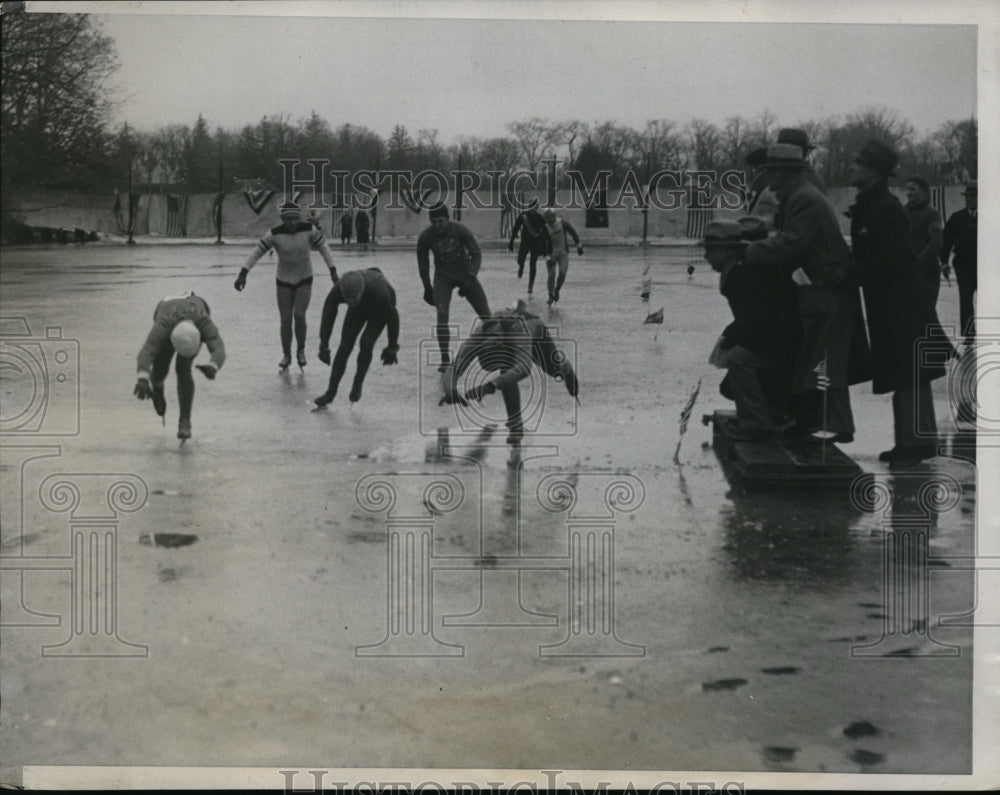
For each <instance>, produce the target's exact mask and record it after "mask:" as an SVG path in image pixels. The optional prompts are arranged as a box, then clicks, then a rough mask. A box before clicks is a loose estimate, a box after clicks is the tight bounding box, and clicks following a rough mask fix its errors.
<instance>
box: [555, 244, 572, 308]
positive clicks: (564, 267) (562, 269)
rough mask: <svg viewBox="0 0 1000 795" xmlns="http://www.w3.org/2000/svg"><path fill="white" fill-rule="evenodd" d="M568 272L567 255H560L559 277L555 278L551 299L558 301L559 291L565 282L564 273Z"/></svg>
mask: <svg viewBox="0 0 1000 795" xmlns="http://www.w3.org/2000/svg"><path fill="white" fill-rule="evenodd" d="M568 271H569V254H568V253H566V254H562V255H560V257H559V275H558V276H557V277H556V289H555V293H554V295H553V297H554V298H555V300H556V301H558V300H559V290H560V289H562V286H563V282H565V281H566V273H567V272H568Z"/></svg>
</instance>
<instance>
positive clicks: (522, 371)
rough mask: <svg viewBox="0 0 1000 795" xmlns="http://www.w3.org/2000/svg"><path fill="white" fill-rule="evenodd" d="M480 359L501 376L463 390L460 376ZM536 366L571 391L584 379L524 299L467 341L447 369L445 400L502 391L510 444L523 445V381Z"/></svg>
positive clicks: (486, 322)
mask: <svg viewBox="0 0 1000 795" xmlns="http://www.w3.org/2000/svg"><path fill="white" fill-rule="evenodd" d="M474 361H478V362H479V365H480V367H482V368H483V369H484V370H485V371H487V372H490V373H493V372H499V375H498V376H497V377H496V378H494V379H493V380H490V381H484V382H483V383H480V384H477V385H475V386H473V387H472V388H470V389H468V390H466V392H465V393H464V395H463V394H462V393H460V392H459V389H458V380H459V377H460V376H461V375H462V373H464V372H465V371H466V370H467V369H468V368H469V366H470V365H471V364H472V363H473V362H474ZM532 366H536V367H538V368H540V369H541V370H542V371H543V372H545V373H547V374H548V375H550V376H552V377H553V378H556V379H557V380H562V381H563V382H564V384H565V385H566V391H568V392H569V394H570V395H572V396H573V397H576V396H577V393H578V391H579V384H578V382H577V378H576V373H575V372H574V371H573V367H572V365H570V363H569V361H568V360H567V358H566V356H565V354H563V353H562V352H561V351H560V350H559V349H558V348H557V347H556V345H555V342H553V341H552V338H551V337H550V336H549V334H548V331H547V329H546V328H545V324H544V323H543V322H542V321H541V320H540V319H539V318H538V317H537V316H536V315H533V314H531V313H530V312H528V311H527V310H526V309H525V305H524V302H523V301H518V305H517V307H516V308H514V309H502V310H500V311H499V312H496V313H495V314H493V315H491V316H490V317H489V318H487V319H485V320H484V321H483V322H482V323H481V324H480V325H479V328H477V329H476V330H475V331H474V332H473V334H472V336H471V337H469V339H468V340H466V341H465V342H464V343H462V346H461V347H460V348H459V349H458V353H457V354H456V356H455V363H454V365H451V366H449V367H448V368H446V369H445V371H444V375H443V376H442V381H443V382H444V385H445V395H444V397H443V398H441V401H440V403H441V405H443V404H446V403H459V404H461V405H468V403H467V402H468V401H469V400H475V401H482V399H483V397H484V396H485V395H492V394H493V393H494V392H497V391H499V392H500V394H501V395H502V396H503V402H504V407H505V408H506V410H507V429H508V432H509V435H508V437H507V443H508V444H520V442H521V439H522V438H523V436H524V425H523V421H522V416H521V387H520V381H521V380H522V379H524V378H525V377H526V376H528V375H529V374H530V372H531V368H532Z"/></svg>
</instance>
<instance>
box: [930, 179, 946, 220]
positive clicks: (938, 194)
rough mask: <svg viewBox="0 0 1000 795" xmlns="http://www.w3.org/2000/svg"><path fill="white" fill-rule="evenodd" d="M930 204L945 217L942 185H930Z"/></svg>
mask: <svg viewBox="0 0 1000 795" xmlns="http://www.w3.org/2000/svg"><path fill="white" fill-rule="evenodd" d="M930 204H931V207H933V208H934V209H935V210H937V211H938V212H939V213H941V217H942V218H947V217H948V216H947V208H946V207H945V203H944V186H943V185H937V186H932V187H931V196H930Z"/></svg>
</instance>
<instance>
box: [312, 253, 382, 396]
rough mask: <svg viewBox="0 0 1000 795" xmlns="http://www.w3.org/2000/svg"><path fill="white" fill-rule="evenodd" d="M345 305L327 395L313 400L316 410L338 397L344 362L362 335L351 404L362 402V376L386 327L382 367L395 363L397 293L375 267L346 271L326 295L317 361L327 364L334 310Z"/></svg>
mask: <svg viewBox="0 0 1000 795" xmlns="http://www.w3.org/2000/svg"><path fill="white" fill-rule="evenodd" d="M341 303H344V304H347V314H346V315H345V316H344V325H343V327H342V328H341V330H340V345H339V346H337V353H336V355H335V356H334V357H333V367H332V368H331V369H330V383H329V386H328V387H327V390H326V392H325V393H324V394H323V395H320V396H319V397H318V398H316V400H315V403H316V408H323V407H324V406H326V405H328V404H330V403H331V402H333V399H334V398H335V397H336V396H337V388H338V387H339V386H340V379H341V378H343V377H344V371H345V370H346V369H347V359H348V357H350V355H351V351H352V350H353V349H354V343H355V342H356V341H357V339H358V335H360V336H361V344H360V347H359V349H358V365H357V369H356V370H355V372H354V384H353V385H352V386H351V394H350V396H349V399H350V401H351V403H357V402H358V401H359V400H361V388H362V386H363V384H364V380H365V374H366V373H367V372H368V366H369V365H370V364H371V361H372V353H373V351H374V349H375V342H376V340H378V338H379V335H380V334H381V333H382V329H385V328H388V334H389V344H388V345H387V346H386V347H385V349H383V351H382V364H385V365H389V364H396V354H397V353H398V351H399V313H398V312H397V311H396V291H395V290H393V289H392V285H391V284H389V280H388V279H386V278H385V276H383V275H382V271H380V270H379V269H378V268H368V269H367V270H363V271H347V273H345V274H344V275H343V276H341V277H340V281H338V282H337V283H336V284H335V285H334V286H333V289H331V290H330V292H329V294H328V295H327V296H326V301H325V302H324V304H323V320H322V321H321V323H320V327H319V359H320V361H321V362H323V363H324V364H330V335H331V334H332V333H333V324H334V323H335V322H336V320H337V307H338V305H340V304H341Z"/></svg>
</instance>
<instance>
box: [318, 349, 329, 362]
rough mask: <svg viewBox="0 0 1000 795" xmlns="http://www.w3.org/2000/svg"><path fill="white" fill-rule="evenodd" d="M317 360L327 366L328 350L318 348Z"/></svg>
mask: <svg viewBox="0 0 1000 795" xmlns="http://www.w3.org/2000/svg"><path fill="white" fill-rule="evenodd" d="M319 360H320V361H321V362H323V364H329V363H330V349H329V348H320V349H319Z"/></svg>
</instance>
